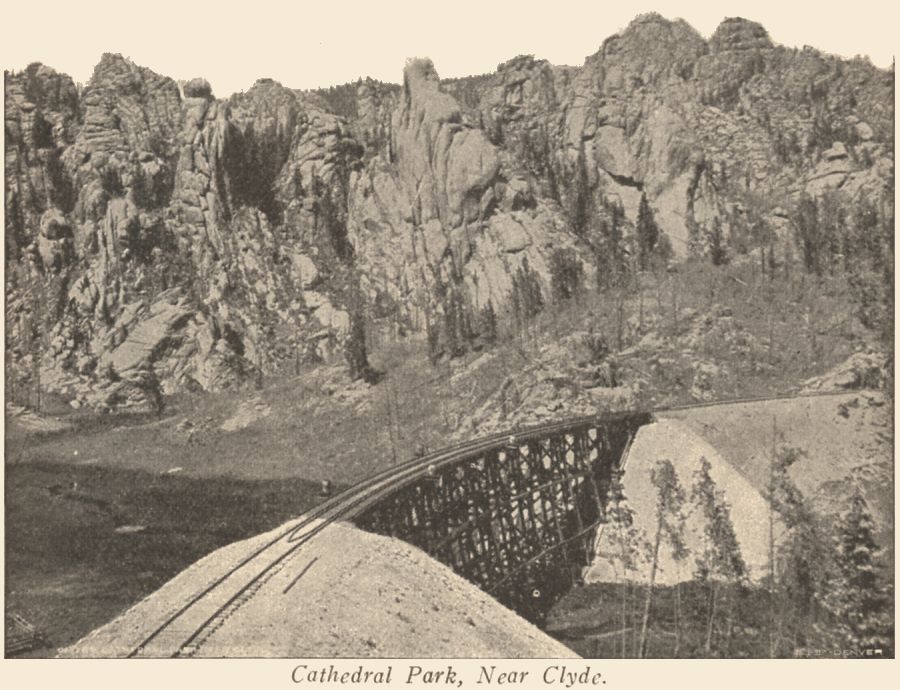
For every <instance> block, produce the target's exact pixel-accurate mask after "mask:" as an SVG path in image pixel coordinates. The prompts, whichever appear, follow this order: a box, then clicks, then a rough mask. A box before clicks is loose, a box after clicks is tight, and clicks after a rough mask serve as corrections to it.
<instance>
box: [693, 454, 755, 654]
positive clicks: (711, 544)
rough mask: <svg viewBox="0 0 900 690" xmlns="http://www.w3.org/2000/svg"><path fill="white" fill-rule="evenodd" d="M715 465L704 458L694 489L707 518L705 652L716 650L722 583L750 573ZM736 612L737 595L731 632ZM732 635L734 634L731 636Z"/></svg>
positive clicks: (701, 573)
mask: <svg viewBox="0 0 900 690" xmlns="http://www.w3.org/2000/svg"><path fill="white" fill-rule="evenodd" d="M710 469H711V465H710V462H709V460H707V459H706V458H705V457H702V458H700V467H699V469H698V470H697V471H696V472H695V473H694V484H693V486H692V487H691V502H692V503H693V504H694V506H695V507H696V508H698V509H699V510H700V512H701V514H702V516H703V522H704V525H703V537H704V545H703V552H702V553H701V554H699V555H698V557H697V559H696V565H697V575H698V578H699V579H700V580H701V581H703V582H706V583H707V591H708V601H709V607H708V611H709V613H708V616H707V627H706V641H705V645H704V648H705V651H706V653H707V654H709V653H710V652H711V651H712V637H713V631H714V628H715V618H716V607H717V603H718V602H717V596H718V583H719V581H725V582H726V583H728V584H731V585H736V584H738V583H740V581H741V580H743V578H744V577H745V576H746V574H747V566H746V564H745V563H744V558H743V556H742V555H741V549H740V545H739V544H738V541H737V535H736V534H735V531H734V524H733V523H732V522H731V509H730V507H729V505H728V503H727V501H726V500H725V496H724V494H723V493H722V491H721V490H720V489H718V488H717V487H716V484H715V481H714V480H713V478H712V476H711V475H710V472H709V471H710ZM733 611H734V599H733V596H729V598H728V607H727V612H728V613H727V615H728V620H727V624H726V626H727V629H728V630H729V631H730V630H731V623H732V620H733V618H732V616H733ZM729 634H730V633H729Z"/></svg>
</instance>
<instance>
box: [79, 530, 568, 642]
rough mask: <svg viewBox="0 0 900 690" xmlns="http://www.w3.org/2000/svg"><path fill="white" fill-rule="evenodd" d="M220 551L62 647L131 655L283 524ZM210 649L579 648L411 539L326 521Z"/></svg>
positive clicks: (223, 629) (220, 632) (218, 634)
mask: <svg viewBox="0 0 900 690" xmlns="http://www.w3.org/2000/svg"><path fill="white" fill-rule="evenodd" d="M285 529H286V528H285V527H282V528H279V530H274V531H273V532H270V533H267V534H263V535H260V536H258V537H254V538H253V539H249V540H246V541H243V542H239V543H237V544H232V545H230V546H227V547H225V548H223V549H220V550H218V551H216V552H214V553H212V554H210V555H209V556H207V557H206V558H204V559H202V560H201V561H198V562H197V563H196V564H194V565H193V566H191V567H190V568H188V569H187V570H186V571H184V572H183V573H181V574H179V575H178V576H177V577H175V578H174V579H173V580H171V581H170V582H169V583H167V584H166V585H164V586H163V587H162V588H161V589H160V590H159V591H157V592H156V593H154V594H152V595H151V596H150V597H148V598H147V599H145V600H144V601H142V602H140V603H139V604H137V605H136V606H134V607H133V608H131V609H130V610H129V611H127V612H126V613H124V614H123V615H122V616H120V617H118V618H116V619H115V620H114V621H112V622H111V623H109V624H107V625H105V626H103V627H102V628H100V629H99V630H97V631H95V632H94V633H92V634H91V635H89V636H88V637H86V638H85V639H83V640H81V641H80V642H78V643H76V644H75V645H74V646H72V647H70V648H68V649H66V650H63V652H62V655H63V656H76V657H83V656H123V655H126V654H127V653H128V652H129V651H131V649H133V647H134V646H135V645H136V644H138V643H140V641H141V640H142V639H143V638H144V637H146V636H147V635H148V634H149V633H150V632H151V631H153V630H154V629H155V628H156V627H157V626H158V625H159V623H160V622H161V621H163V620H165V617H166V615H167V613H170V612H172V611H174V610H177V609H178V608H179V607H180V606H181V605H182V604H183V603H184V602H186V601H187V600H189V599H190V597H191V596H192V595H193V594H194V593H195V592H197V591H199V590H201V589H202V588H203V587H204V586H205V585H206V584H207V583H209V582H211V581H212V580H213V579H215V578H216V577H217V576H220V575H222V574H223V573H224V572H226V570H227V569H228V568H229V567H231V566H232V565H233V564H235V563H237V562H238V561H239V560H240V559H241V558H243V557H244V556H245V555H247V554H249V553H251V552H252V551H253V550H254V548H258V546H259V545H261V544H262V543H264V542H266V541H267V540H271V539H272V538H273V537H274V536H275V535H276V534H277V533H278V532H279V531H285ZM197 656H207V657H253V656H260V657H415V658H430V657H456V658H458V657H523V658H529V657H571V656H574V654H573V652H572V651H571V650H569V649H568V648H566V647H564V646H563V645H562V644H560V643H558V642H556V641H555V640H553V639H551V638H550V637H548V636H547V635H545V634H544V633H543V632H541V631H540V630H539V629H537V628H536V627H534V626H533V625H531V624H530V623H528V622H526V621H525V620H523V619H522V618H520V617H519V616H517V615H516V614H515V613H513V612H512V611H510V610H509V609H506V608H504V607H503V606H501V605H500V604H499V603H498V602H497V601H495V600H494V599H492V598H491V597H489V596H488V595H487V594H485V593H484V592H482V591H481V590H479V589H478V588H477V587H475V586H474V585H472V584H471V583H469V582H467V581H466V580H464V579H462V578H461V577H459V576H458V575H456V574H454V573H453V572H452V571H451V570H450V569H449V568H447V567H446V566H444V565H442V564H440V563H438V562H436V561H434V560H432V559H431V558H430V557H429V556H427V555H426V554H425V553H424V552H422V551H420V550H419V549H416V548H415V547H412V546H410V545H408V544H405V543H403V542H400V541H397V540H394V539H390V538H387V537H382V536H379V535H374V534H369V533H367V532H363V531H361V530H358V529H356V528H354V527H352V526H350V525H347V524H342V523H338V524H334V525H331V526H329V527H327V528H325V529H324V530H323V531H322V532H320V533H319V534H318V535H317V536H316V537H315V538H314V539H313V540H312V541H310V542H309V543H307V544H306V545H304V547H303V548H302V550H301V551H300V552H299V555H298V556H296V557H294V558H291V559H290V560H289V561H287V565H286V566H285V567H284V568H282V569H281V570H280V571H278V572H277V574H276V575H275V576H273V577H272V578H271V579H270V580H267V581H266V584H265V585H264V586H263V587H262V588H261V589H260V590H259V591H258V592H257V593H256V594H255V595H254V596H253V597H252V598H251V599H249V600H248V601H247V602H246V603H244V604H243V605H242V606H241V607H240V608H238V609H237V610H236V611H234V612H233V613H232V614H231V615H230V616H229V617H228V618H227V619H226V620H225V621H224V623H223V624H222V625H221V627H219V628H218V629H217V630H216V632H215V633H214V634H213V635H212V637H210V638H209V639H208V640H207V641H206V642H205V643H204V644H203V646H202V647H201V648H200V649H199V651H198V653H197Z"/></svg>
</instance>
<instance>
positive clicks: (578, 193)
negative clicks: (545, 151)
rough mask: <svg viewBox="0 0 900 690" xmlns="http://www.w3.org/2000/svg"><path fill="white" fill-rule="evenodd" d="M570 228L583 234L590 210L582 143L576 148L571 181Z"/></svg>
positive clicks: (589, 185)
mask: <svg viewBox="0 0 900 690" xmlns="http://www.w3.org/2000/svg"><path fill="white" fill-rule="evenodd" d="M572 186H573V191H572V211H571V218H572V221H571V222H572V230H573V232H574V233H575V234H576V235H584V234H585V232H586V231H587V228H588V222H589V218H590V211H591V208H590V207H591V183H590V179H589V178H588V168H587V156H586V155H585V151H584V143H582V144H581V148H580V149H578V158H577V159H576V160H575V177H574V179H573V181H572Z"/></svg>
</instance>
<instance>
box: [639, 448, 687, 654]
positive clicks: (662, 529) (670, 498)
mask: <svg viewBox="0 0 900 690" xmlns="http://www.w3.org/2000/svg"><path fill="white" fill-rule="evenodd" d="M650 481H651V483H652V484H653V486H654V487H655V488H656V533H655V535H654V537H653V543H652V544H651V547H650V579H649V582H648V584H647V593H646V597H645V599H644V613H643V617H642V620H641V637H640V642H639V644H638V658H643V657H644V656H645V655H646V653H647V630H648V628H649V627H650V614H651V609H652V607H653V593H654V586H655V584H656V574H657V571H658V569H659V555H660V548H661V547H662V545H663V543H664V542H665V543H668V545H669V546H670V548H671V549H672V555H673V556H674V558H675V559H676V560H681V559H682V558H684V556H685V555H686V547H685V543H684V512H683V510H684V501H685V496H684V490H683V489H682V488H681V482H679V481H678V474H677V473H676V472H675V467H674V465H672V463H671V461H669V460H660V461H658V462H657V463H656V466H655V467H654V468H653V469H652V470H651V471H650Z"/></svg>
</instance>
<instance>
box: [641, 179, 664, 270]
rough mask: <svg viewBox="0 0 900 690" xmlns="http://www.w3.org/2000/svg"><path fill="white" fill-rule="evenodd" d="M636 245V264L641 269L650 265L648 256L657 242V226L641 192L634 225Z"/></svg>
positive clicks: (645, 268) (649, 256)
mask: <svg viewBox="0 0 900 690" xmlns="http://www.w3.org/2000/svg"><path fill="white" fill-rule="evenodd" d="M635 233H636V235H637V245H638V265H639V266H640V268H641V270H642V271H646V270H647V269H648V268H649V267H650V258H651V256H652V255H653V253H654V251H655V250H656V247H657V244H658V243H659V236H660V231H659V226H658V225H657V224H656V219H655V218H654V217H653V209H651V208H650V202H649V201H647V195H646V194H643V193H642V194H641V202H640V205H639V206H638V215H637V223H636V225H635Z"/></svg>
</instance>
